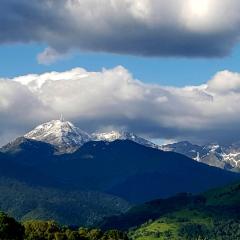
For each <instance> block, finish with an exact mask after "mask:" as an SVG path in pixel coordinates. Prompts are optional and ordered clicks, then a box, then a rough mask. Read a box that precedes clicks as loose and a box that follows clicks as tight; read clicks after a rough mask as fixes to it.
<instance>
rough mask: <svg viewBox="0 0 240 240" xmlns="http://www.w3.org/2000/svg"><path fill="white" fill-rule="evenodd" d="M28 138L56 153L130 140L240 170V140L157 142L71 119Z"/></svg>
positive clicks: (48, 125)
mask: <svg viewBox="0 0 240 240" xmlns="http://www.w3.org/2000/svg"><path fill="white" fill-rule="evenodd" d="M24 137H25V138H27V139H32V140H37V141H41V142H46V143H49V144H51V145H53V146H54V148H55V153H56V154H64V153H73V152H75V151H76V150H77V149H79V148H80V147H81V146H82V145H83V144H84V143H87V142H90V141H104V142H113V141H116V140H129V141H133V142H136V143H138V144H141V145H143V146H146V147H152V148H156V149H160V150H163V151H172V152H177V153H180V154H183V155H185V156H187V157H189V158H192V159H193V160H196V161H198V162H202V163H205V164H207V165H210V166H214V167H219V168H222V169H225V170H230V171H239V169H240V142H236V143H233V144H230V145H219V144H206V145H203V146H200V145H196V144H192V143H190V142H188V141H182V142H177V143H173V144H167V145H161V146H159V145H157V144H155V143H153V142H151V141H149V140H146V139H144V138H142V137H139V136H137V135H136V134H134V133H130V132H125V131H110V132H103V133H92V134H88V133H87V132H84V131H82V130H81V129H79V128H78V127H76V126H74V125H73V124H72V123H71V122H68V121H64V120H53V121H50V122H47V123H44V124H41V125H39V126H38V127H36V128H35V129H34V130H32V131H30V132H29V133H27V134H25V135H24Z"/></svg>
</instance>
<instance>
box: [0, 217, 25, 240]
mask: <svg viewBox="0 0 240 240" xmlns="http://www.w3.org/2000/svg"><path fill="white" fill-rule="evenodd" d="M23 237H24V227H23V226H22V225H21V224H20V223H18V222H17V221H16V220H15V219H14V218H12V217H9V216H8V215H6V214H5V213H2V212H1V213H0V239H4V240H23Z"/></svg>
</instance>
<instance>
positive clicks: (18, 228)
mask: <svg viewBox="0 0 240 240" xmlns="http://www.w3.org/2000/svg"><path fill="white" fill-rule="evenodd" d="M0 239H1V240H110V239H111V240H128V237H127V234H126V233H124V232H121V231H118V230H109V231H106V232H103V231H101V230H100V229H88V228H79V229H77V228H75V227H72V228H71V227H66V226H60V225H58V224H57V223H56V222H54V221H39V220H32V221H27V222H24V223H20V222H18V221H16V220H15V219H14V218H12V217H9V216H8V215H7V214H5V213H0Z"/></svg>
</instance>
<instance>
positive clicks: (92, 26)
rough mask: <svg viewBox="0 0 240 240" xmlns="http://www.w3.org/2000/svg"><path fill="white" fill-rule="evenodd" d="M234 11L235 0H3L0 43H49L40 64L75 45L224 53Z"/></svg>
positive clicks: (230, 43)
mask: <svg viewBox="0 0 240 240" xmlns="http://www.w3.org/2000/svg"><path fill="white" fill-rule="evenodd" d="M239 11H240V2H239V1H238V0H221V1H219V0H184V1H183V0H167V1H166V0H158V1H156V0H101V1H99V0H51V1H50V0H42V1H38V0H33V1H28V0H21V1H20V2H19V0H3V1H2V2H1V8H0V16H1V26H0V31H1V33H2V34H1V36H0V43H6V42H7V43H8V42H11V43H12V42H27V43H28V42H29V41H34V42H41V43H45V44H48V46H49V48H47V49H46V50H45V51H44V52H43V53H41V54H40V55H39V56H38V60H39V62H40V63H44V64H50V63H52V62H53V61H56V60H58V59H59V58H62V57H64V56H65V53H66V52H68V51H71V50H76V49H80V50H84V51H98V52H99V51H101V52H113V53H120V54H126V53H127V54H133V55H144V56H153V55H155V56H204V57H213V56H224V55H226V54H228V53H229V52H230V51H231V49H232V48H233V47H234V46H235V45H236V44H237V43H238V42H239V37H240V27H239V26H240V15H239ZM16 29H17V31H16ZM19 33H21V34H19Z"/></svg>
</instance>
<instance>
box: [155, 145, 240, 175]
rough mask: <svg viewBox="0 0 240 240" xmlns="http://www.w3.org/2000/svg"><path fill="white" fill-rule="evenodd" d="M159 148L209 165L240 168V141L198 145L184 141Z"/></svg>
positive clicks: (234, 169) (230, 168)
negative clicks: (228, 143)
mask: <svg viewBox="0 0 240 240" xmlns="http://www.w3.org/2000/svg"><path fill="white" fill-rule="evenodd" d="M160 149H162V150H164V151H173V152H177V153H181V154H184V155H186V156H188V157H190V158H192V159H194V160H196V161H198V162H202V163H205V164H208V165H210V166H214V167H219V168H223V169H226V170H231V171H239V170H240V143H234V144H230V145H224V146H223V145H222V146H221V145H219V144H208V145H204V146H199V145H194V144H191V143H189V142H186V141H185V142H178V143H174V144H168V145H163V146H161V147H160Z"/></svg>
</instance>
